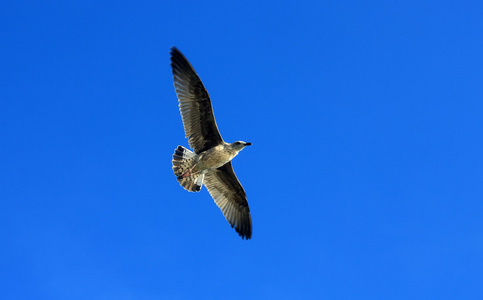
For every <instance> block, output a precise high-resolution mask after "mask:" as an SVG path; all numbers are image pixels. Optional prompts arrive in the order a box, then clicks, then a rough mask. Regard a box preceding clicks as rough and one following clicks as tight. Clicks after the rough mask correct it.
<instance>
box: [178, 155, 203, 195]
mask: <svg viewBox="0 0 483 300" xmlns="http://www.w3.org/2000/svg"><path fill="white" fill-rule="evenodd" d="M172 163H173V171H174V175H175V176H176V178H177V180H178V182H179V184H181V186H182V187H183V188H184V189H186V190H188V191H190V192H199V191H200V190H201V187H202V186H203V180H204V178H205V175H204V173H201V172H199V171H198V170H197V168H196V154H195V153H193V152H191V151H190V150H188V149H186V148H185V147H183V146H178V148H176V149H175V150H174V154H173V160H172Z"/></svg>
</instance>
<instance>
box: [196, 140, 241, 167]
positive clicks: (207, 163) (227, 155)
mask: <svg viewBox="0 0 483 300" xmlns="http://www.w3.org/2000/svg"><path fill="white" fill-rule="evenodd" d="M235 155H236V154H234V153H232V152H231V151H227V150H226V149H225V147H223V145H219V146H216V147H213V148H211V149H208V150H206V151H205V152H203V153H201V154H200V159H199V162H198V166H199V167H200V169H202V170H208V169H216V168H219V167H221V166H223V165H224V164H226V163H227V162H229V161H230V160H232V159H233V157H235Z"/></svg>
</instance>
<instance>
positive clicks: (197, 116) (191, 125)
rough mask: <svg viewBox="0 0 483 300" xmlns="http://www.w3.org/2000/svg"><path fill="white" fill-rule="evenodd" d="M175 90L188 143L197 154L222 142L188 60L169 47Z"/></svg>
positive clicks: (200, 85)
mask: <svg viewBox="0 0 483 300" xmlns="http://www.w3.org/2000/svg"><path fill="white" fill-rule="evenodd" d="M171 68H172V69H173V80H174V89H175V91H176V95H177V96H178V100H179V111H180V112H181V118H182V120H183V126H184V132H185V135H186V137H187V138H188V143H189V144H190V146H191V148H193V150H194V151H195V152H196V153H200V152H203V151H205V150H207V149H210V148H212V147H214V146H217V145H219V144H221V143H222V142H223V139H222V138H221V135H220V132H219V131H218V127H217V126H216V122H215V116H214V114H213V108H212V107H211V101H210V96H209V95H208V92H207V91H206V89H205V87H204V86H203V83H202V82H201V80H200V78H199V77H198V75H197V74H196V72H195V70H194V69H193V67H192V66H191V64H190V63H189V62H188V60H187V59H186V58H185V57H184V56H183V54H181V52H179V50H178V49H176V48H175V47H172V48H171Z"/></svg>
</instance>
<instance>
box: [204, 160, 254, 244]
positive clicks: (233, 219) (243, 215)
mask: <svg viewBox="0 0 483 300" xmlns="http://www.w3.org/2000/svg"><path fill="white" fill-rule="evenodd" d="M205 186H206V188H207V189H208V192H209V193H210V195H211V197H213V199H214V200H215V203H216V205H218V207H219V208H220V209H221V211H222V212H223V215H224V216H225V218H226V220H227V221H228V223H230V225H231V227H234V228H235V230H236V232H238V234H239V235H240V236H241V237H242V238H245V239H247V240H248V239H250V238H251V237H252V219H251V216H250V209H249V207H248V202H247V196H246V193H245V191H244V190H243V187H242V186H241V184H240V182H239V181H238V179H237V177H236V175H235V172H234V171H233V167H232V164H231V162H228V163H227V164H225V165H224V166H222V167H220V168H218V169H216V170H213V171H210V172H208V173H207V174H206V175H205Z"/></svg>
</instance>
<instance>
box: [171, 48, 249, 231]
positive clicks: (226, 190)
mask: <svg viewBox="0 0 483 300" xmlns="http://www.w3.org/2000/svg"><path fill="white" fill-rule="evenodd" d="M170 53H171V68H172V70H173V80H174V89H175V91H176V95H177V96H178V101H179V110H180V113H181V119H182V120H183V126H184V132H185V135H186V137H187V138H188V143H189V145H190V147H191V148H192V149H193V151H194V152H192V151H190V150H189V149H187V148H185V147H183V146H178V147H177V148H176V149H175V151H174V154H173V160H172V163H173V171H174V175H175V176H176V178H177V180H178V182H179V183H180V184H181V186H182V187H183V188H184V189H186V190H188V191H190V192H199V191H200V190H201V187H202V186H203V184H204V185H205V186H206V188H207V189H208V192H209V193H210V195H211V197H212V198H213V199H214V201H215V203H216V205H218V207H219V208H220V209H221V211H222V212H223V215H224V216H225V218H226V220H227V221H228V223H230V225H231V227H232V228H233V227H234V228H235V230H236V232H237V233H238V234H239V235H240V236H241V238H242V239H247V240H248V239H250V238H251V237H252V219H251V216H250V209H249V207H248V202H247V196H246V193H245V190H244V189H243V187H242V185H241V184H240V181H238V178H237V177H236V175H235V171H233V166H232V164H231V160H232V159H233V158H234V157H235V156H236V155H237V154H238V152H240V151H241V150H242V149H243V148H245V147H246V146H250V145H251V143H246V142H243V141H237V142H234V143H226V142H225V141H224V140H223V138H222V137H221V135H220V132H219V131H218V126H217V125H216V122H215V116H214V114H213V108H212V106H211V101H210V97H209V95H208V92H207V91H206V89H205V87H204V86H203V83H202V82H201V80H200V78H199V77H198V75H197V74H196V72H195V70H194V69H193V67H192V66H191V64H190V63H189V62H188V60H187V59H186V58H185V57H184V56H183V54H181V52H180V51H179V50H178V49H176V48H175V47H172V48H171V52H170Z"/></svg>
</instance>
